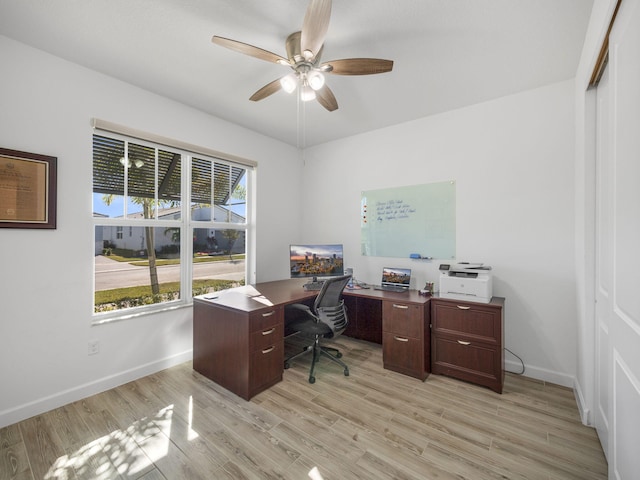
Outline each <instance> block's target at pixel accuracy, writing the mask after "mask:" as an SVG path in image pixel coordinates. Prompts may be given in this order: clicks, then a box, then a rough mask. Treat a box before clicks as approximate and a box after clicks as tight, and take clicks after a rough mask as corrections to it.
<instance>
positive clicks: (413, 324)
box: [382, 299, 430, 380]
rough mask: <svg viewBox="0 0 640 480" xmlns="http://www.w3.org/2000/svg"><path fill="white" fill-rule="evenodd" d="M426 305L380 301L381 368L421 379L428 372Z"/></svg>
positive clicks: (427, 309)
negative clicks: (382, 366)
mask: <svg viewBox="0 0 640 480" xmlns="http://www.w3.org/2000/svg"><path fill="white" fill-rule="evenodd" d="M429 323H430V322H429V304H428V303H426V304H425V303H422V304H416V303H410V302H405V301H403V300H402V299H398V300H384V301H383V302H382V359H383V363H384V368H386V369H388V370H393V371H395V372H399V373H403V374H405V375H410V376H412V377H416V378H419V379H420V380H424V379H426V378H427V376H428V375H429V371H430V348H429Z"/></svg>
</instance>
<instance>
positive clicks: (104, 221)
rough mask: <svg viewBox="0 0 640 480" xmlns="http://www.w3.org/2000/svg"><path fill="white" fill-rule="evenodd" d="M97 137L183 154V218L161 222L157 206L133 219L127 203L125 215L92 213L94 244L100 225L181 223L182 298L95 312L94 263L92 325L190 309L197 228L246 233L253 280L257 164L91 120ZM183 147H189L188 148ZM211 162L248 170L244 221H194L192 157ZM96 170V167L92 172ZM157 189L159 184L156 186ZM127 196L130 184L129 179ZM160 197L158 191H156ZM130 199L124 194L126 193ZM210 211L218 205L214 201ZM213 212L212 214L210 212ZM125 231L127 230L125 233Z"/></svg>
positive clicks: (248, 271)
mask: <svg viewBox="0 0 640 480" xmlns="http://www.w3.org/2000/svg"><path fill="white" fill-rule="evenodd" d="M93 125H94V132H93V134H95V135H101V136H105V137H109V138H113V139H116V140H122V141H125V142H132V143H136V144H139V145H144V146H148V147H151V148H155V149H161V150H168V151H171V152H174V153H177V154H180V155H181V175H182V176H181V199H180V207H181V213H180V219H179V220H161V219H158V217H157V208H156V212H155V218H154V219H145V220H142V219H131V218H127V213H128V212H127V207H126V203H127V202H126V201H125V207H124V212H123V215H124V216H123V217H121V218H104V217H100V216H93V217H92V233H91V236H92V238H93V244H95V231H96V227H101V226H110V225H111V226H118V227H129V228H132V227H141V226H152V227H153V228H158V227H165V228H166V227H176V226H178V225H179V226H180V229H181V235H180V265H181V268H180V272H181V275H180V299H178V300H173V301H169V302H163V303H158V304H152V305H144V306H138V307H132V308H127V309H122V310H114V311H109V312H99V313H96V312H94V308H95V307H94V302H95V263H94V272H93V278H92V290H91V294H92V297H93V298H92V301H91V310H92V312H91V313H92V324H93V325H98V324H103V323H109V322H112V321H118V320H125V319H130V318H135V317H138V316H142V315H148V314H152V313H158V312H163V311H169V310H174V309H177V308H184V307H191V305H192V304H193V294H192V279H193V263H194V262H193V241H192V239H193V233H194V229H195V228H198V229H201V228H204V229H211V230H213V229H215V230H222V229H227V230H229V229H234V230H241V231H244V232H245V282H246V283H253V282H255V263H256V262H255V252H256V246H255V233H254V229H255V224H256V222H255V219H254V208H253V206H254V205H255V200H254V198H255V196H254V185H255V175H256V167H257V163H256V162H253V161H250V160H246V159H240V157H235V156H232V155H225V154H222V153H220V152H216V151H214V150H209V149H205V148H202V147H197V146H193V145H190V144H186V143H184V142H179V141H175V140H171V139H168V138H165V137H159V136H157V135H153V134H148V133H144V132H141V131H138V130H132V129H129V128H127V127H123V126H120V125H116V124H112V123H109V122H104V121H102V120H97V119H94V120H93ZM185 147H187V148H186V149H185ZM194 156H195V157H198V158H201V159H206V160H210V161H212V162H217V163H224V164H229V165H232V166H237V167H241V168H243V169H244V170H245V175H246V216H245V223H226V222H220V221H213V220H211V221H202V220H192V219H191V212H190V207H191V159H192V157H194ZM92 171H93V170H92ZM91 183H92V190H93V174H92V180H91ZM156 190H157V185H156ZM125 195H126V182H125ZM156 196H157V191H156ZM125 198H126V197H125ZM211 207H212V212H213V210H214V208H215V206H214V205H213V204H212V206H211ZM212 216H213V215H212ZM123 233H124V232H123Z"/></svg>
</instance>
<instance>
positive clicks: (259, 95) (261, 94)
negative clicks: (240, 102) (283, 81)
mask: <svg viewBox="0 0 640 480" xmlns="http://www.w3.org/2000/svg"><path fill="white" fill-rule="evenodd" d="M281 88H282V86H281V85H280V79H279V78H278V79H276V80H274V81H273V82H270V83H267V84H266V85H265V86H264V87H262V88H261V89H260V90H258V91H257V92H256V93H254V94H253V95H251V98H249V100H253V101H254V102H257V101H258V100H262V99H264V98H267V97H268V96H269V95H273V94H274V93H276V92H277V91H278V90H280V89H281Z"/></svg>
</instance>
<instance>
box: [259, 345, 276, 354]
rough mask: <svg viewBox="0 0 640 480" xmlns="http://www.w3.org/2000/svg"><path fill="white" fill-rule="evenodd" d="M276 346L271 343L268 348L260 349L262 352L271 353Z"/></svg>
mask: <svg viewBox="0 0 640 480" xmlns="http://www.w3.org/2000/svg"><path fill="white" fill-rule="evenodd" d="M274 348H276V347H275V346H274V345H271V346H270V347H269V348H265V349H264V350H262V353H271V352H273V349H274Z"/></svg>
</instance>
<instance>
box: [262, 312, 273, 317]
mask: <svg viewBox="0 0 640 480" xmlns="http://www.w3.org/2000/svg"><path fill="white" fill-rule="evenodd" d="M274 313H276V312H275V311H271V312H267V313H263V314H262V316H263V317H270V316H271V315H273V314H274Z"/></svg>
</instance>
